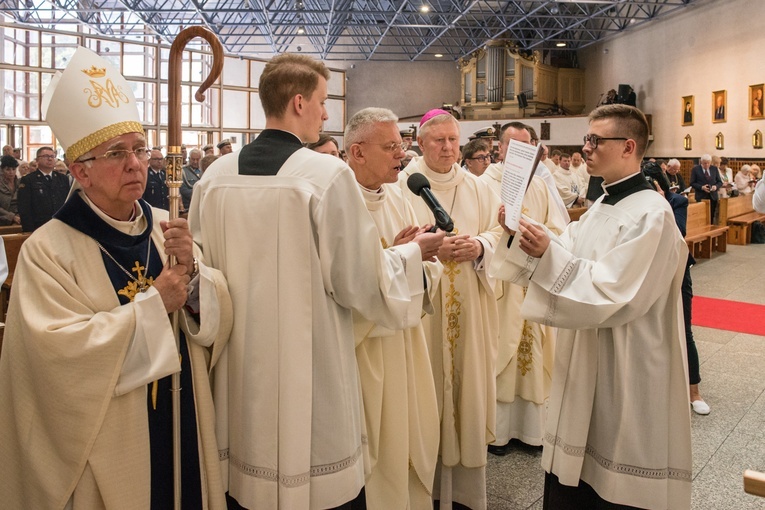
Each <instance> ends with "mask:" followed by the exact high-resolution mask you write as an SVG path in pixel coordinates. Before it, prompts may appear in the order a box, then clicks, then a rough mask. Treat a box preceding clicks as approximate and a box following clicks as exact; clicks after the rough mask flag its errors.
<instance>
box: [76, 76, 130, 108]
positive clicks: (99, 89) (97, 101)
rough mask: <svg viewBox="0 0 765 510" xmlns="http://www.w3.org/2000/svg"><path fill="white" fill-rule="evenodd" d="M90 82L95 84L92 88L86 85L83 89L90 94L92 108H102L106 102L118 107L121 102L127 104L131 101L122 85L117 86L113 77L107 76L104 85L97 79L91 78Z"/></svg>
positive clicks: (89, 104) (89, 100)
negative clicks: (123, 90)
mask: <svg viewBox="0 0 765 510" xmlns="http://www.w3.org/2000/svg"><path fill="white" fill-rule="evenodd" d="M90 84H91V85H92V86H93V88H92V89H89V88H87V87H86V88H84V89H83V90H82V91H83V92H85V93H86V94H90V97H88V106H90V107H91V108H100V107H101V105H102V104H103V103H104V102H105V103H106V104H107V105H109V106H111V107H112V108H118V107H119V106H120V102H123V103H125V104H128V103H129V102H130V98H129V97H128V96H127V94H125V93H124V92H122V87H118V86H116V85H115V84H114V82H113V81H112V79H111V78H107V79H106V83H104V84H103V85H101V84H100V83H98V82H97V81H96V80H90Z"/></svg>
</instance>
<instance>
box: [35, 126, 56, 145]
mask: <svg viewBox="0 0 765 510" xmlns="http://www.w3.org/2000/svg"><path fill="white" fill-rule="evenodd" d="M29 143H33V144H37V145H45V144H48V145H50V144H52V143H53V132H52V131H51V130H50V128H49V127H48V126H29Z"/></svg>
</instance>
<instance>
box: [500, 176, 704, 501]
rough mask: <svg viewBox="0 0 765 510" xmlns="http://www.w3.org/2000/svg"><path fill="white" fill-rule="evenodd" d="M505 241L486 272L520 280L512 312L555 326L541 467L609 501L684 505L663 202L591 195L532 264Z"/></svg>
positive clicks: (671, 256) (681, 421) (679, 383)
mask: <svg viewBox="0 0 765 510" xmlns="http://www.w3.org/2000/svg"><path fill="white" fill-rule="evenodd" d="M507 240H508V236H507V235H506V234H505V235H503V239H502V240H501V241H500V249H499V250H498V252H497V253H496V254H495V257H496V259H495V260H494V263H493V264H492V271H491V272H492V274H493V275H494V276H496V277H497V278H502V279H506V280H509V281H518V282H524V281H528V279H529V277H531V280H530V282H529V283H528V285H529V287H528V293H527V295H526V299H525V301H524V303H523V306H522V308H521V314H522V316H523V317H525V318H526V319H529V320H533V321H538V322H541V323H543V324H548V325H552V326H557V327H558V328H559V329H558V338H557V345H556V351H555V366H554V370H553V380H552V390H551V395H550V401H549V410H548V415H547V425H546V432H545V438H544V452H543V455H542V466H543V467H544V469H545V470H546V471H548V472H551V473H554V474H555V475H557V476H558V478H559V479H560V482H561V483H562V484H564V485H573V486H575V485H577V484H578V483H579V480H580V479H581V480H584V481H585V482H587V483H588V484H590V485H591V486H592V487H593V488H594V489H595V490H596V491H597V493H598V494H599V495H600V496H601V497H602V498H604V499H606V500H607V501H611V502H614V503H618V504H623V505H629V506H635V507H639V508H649V509H673V510H675V509H679V510H682V509H688V508H690V501H691V469H692V464H691V437H690V410H689V405H688V371H687V365H686V357H685V336H684V333H683V315H682V313H683V311H682V304H681V298H680V286H681V283H682V278H683V273H684V270H685V262H686V258H687V248H686V246H685V242H684V241H683V239H682V237H681V236H680V234H679V232H678V230H677V226H676V224H675V220H674V217H673V214H672V211H671V209H670V207H669V204H668V203H667V201H666V200H664V198H662V197H661V195H659V194H658V193H655V192H653V191H651V190H643V191H639V192H637V193H633V194H631V195H628V196H626V197H625V198H623V199H622V200H620V201H618V202H617V203H616V204H615V205H608V204H606V203H603V198H601V199H599V200H598V201H597V202H595V204H594V205H593V206H592V207H591V208H590V210H589V211H588V212H587V214H586V215H584V216H582V219H580V220H579V221H578V222H573V223H571V224H569V226H568V228H567V229H566V231H565V232H564V233H563V234H562V235H561V236H560V237H557V236H554V235H551V243H550V247H549V248H548V250H547V251H546V252H545V254H544V255H543V256H542V258H540V259H536V258H532V257H528V256H527V255H526V254H525V253H523V252H522V251H521V250H520V249H519V248H518V246H517V243H516V242H513V243H512V244H511V247H510V248H509V249H507V248H504V247H505V246H506V243H507Z"/></svg>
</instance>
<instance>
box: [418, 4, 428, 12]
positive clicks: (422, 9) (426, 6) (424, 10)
mask: <svg viewBox="0 0 765 510" xmlns="http://www.w3.org/2000/svg"><path fill="white" fill-rule="evenodd" d="M420 12H421V13H423V14H427V13H429V12H430V6H429V5H428V4H422V5H421V6H420Z"/></svg>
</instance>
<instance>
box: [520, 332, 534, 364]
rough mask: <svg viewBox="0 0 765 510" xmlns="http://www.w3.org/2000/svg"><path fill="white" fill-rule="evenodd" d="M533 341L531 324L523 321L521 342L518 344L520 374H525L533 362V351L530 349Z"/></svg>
mask: <svg viewBox="0 0 765 510" xmlns="http://www.w3.org/2000/svg"><path fill="white" fill-rule="evenodd" d="M533 341H534V330H533V329H532V328H531V324H529V323H528V322H526V321H523V332H522V333H521V343H520V344H518V370H519V371H520V372H521V375H526V374H527V373H528V372H529V371H530V370H531V365H533V363H534V353H533V352H532V350H531V344H532V342H533Z"/></svg>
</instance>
